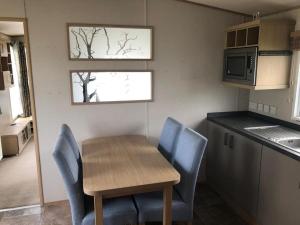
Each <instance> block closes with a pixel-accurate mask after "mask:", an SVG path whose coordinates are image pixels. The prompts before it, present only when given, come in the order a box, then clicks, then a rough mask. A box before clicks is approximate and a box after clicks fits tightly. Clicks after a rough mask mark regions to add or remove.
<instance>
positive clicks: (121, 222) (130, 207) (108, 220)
mask: <svg viewBox="0 0 300 225" xmlns="http://www.w3.org/2000/svg"><path fill="white" fill-rule="evenodd" d="M53 157H54V159H55V162H56V164H57V166H58V168H59V171H60V173H61V175H62V177H63V180H64V184H65V187H66V190H67V193H68V199H69V202H70V206H71V214H72V222H73V225H94V224H95V213H94V210H93V199H92V198H90V197H89V196H86V195H85V194H84V193H83V186H82V169H81V168H82V166H81V165H80V164H81V160H80V161H79V160H77V159H76V156H75V154H74V149H72V146H71V144H70V142H69V141H68V138H67V137H66V135H64V132H62V133H61V134H60V135H59V138H58V141H57V143H56V146H55V150H54V153H53ZM103 217H104V225H126V224H137V212H136V208H135V205H134V203H133V201H132V198H131V197H123V198H115V199H109V200H104V202H103Z"/></svg>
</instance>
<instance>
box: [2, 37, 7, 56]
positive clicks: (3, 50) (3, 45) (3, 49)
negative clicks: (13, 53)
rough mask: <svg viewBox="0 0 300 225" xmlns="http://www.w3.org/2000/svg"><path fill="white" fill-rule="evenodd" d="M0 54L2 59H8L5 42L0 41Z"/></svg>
mask: <svg viewBox="0 0 300 225" xmlns="http://www.w3.org/2000/svg"><path fill="white" fill-rule="evenodd" d="M0 52H1V56H2V57H8V49H7V43H6V42H5V41H0Z"/></svg>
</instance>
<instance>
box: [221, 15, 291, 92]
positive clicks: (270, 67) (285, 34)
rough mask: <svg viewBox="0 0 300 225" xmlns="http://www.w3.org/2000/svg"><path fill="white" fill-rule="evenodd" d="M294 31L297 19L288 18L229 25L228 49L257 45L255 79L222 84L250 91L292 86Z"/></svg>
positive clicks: (227, 33)
mask: <svg viewBox="0 0 300 225" xmlns="http://www.w3.org/2000/svg"><path fill="white" fill-rule="evenodd" d="M294 30H295V21H293V20H289V19H260V20H254V21H251V22H247V23H242V24H238V25H235V26H232V27H229V28H228V29H227V30H226V36H225V39H226V41H225V49H232V48H248V47H257V50H258V56H257V60H255V61H256V64H257V65H256V73H255V74H256V82H255V85H248V84H243V83H241V82H231V81H223V84H224V85H229V86H232V87H238V88H244V89H250V90H268V89H285V88H289V86H290V68H291V54H292V53H291V51H290V34H291V32H292V31H294ZM224 63H225V62H224Z"/></svg>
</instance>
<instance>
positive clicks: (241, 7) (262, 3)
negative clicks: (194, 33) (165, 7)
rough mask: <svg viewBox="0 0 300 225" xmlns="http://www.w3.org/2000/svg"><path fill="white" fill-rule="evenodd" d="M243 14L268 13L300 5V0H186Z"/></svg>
mask: <svg viewBox="0 0 300 225" xmlns="http://www.w3.org/2000/svg"><path fill="white" fill-rule="evenodd" d="M186 1H188V2H194V3H199V4H203V5H207V6H212V7H216V8H221V9H226V10H229V11H234V12H238V13H242V14H248V15H253V14H255V13H256V12H257V11H259V12H260V14H261V15H267V14H272V13H277V12H280V11H285V10H288V9H292V8H296V7H300V1H299V0H186Z"/></svg>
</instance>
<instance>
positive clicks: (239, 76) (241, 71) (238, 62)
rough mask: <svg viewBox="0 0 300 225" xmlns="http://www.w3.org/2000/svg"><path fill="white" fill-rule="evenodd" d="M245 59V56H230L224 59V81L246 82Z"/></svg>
mask: <svg viewBox="0 0 300 225" xmlns="http://www.w3.org/2000/svg"><path fill="white" fill-rule="evenodd" d="M246 58H247V55H246V54H230V55H228V56H227V57H226V65H225V66H226V68H225V71H224V72H225V79H226V80H233V81H234V80H247V73H246V62H247V60H246Z"/></svg>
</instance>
